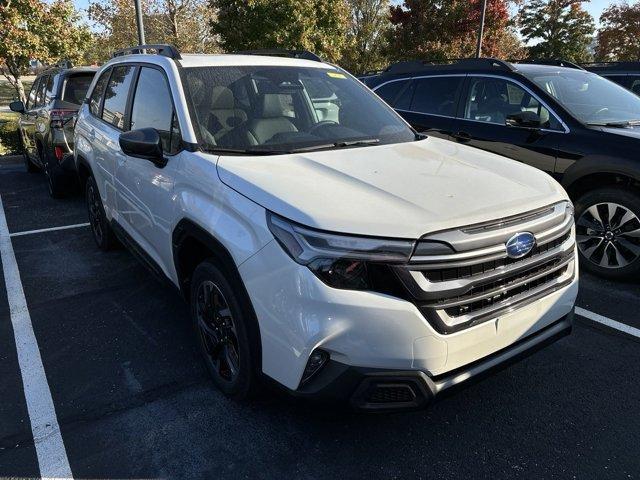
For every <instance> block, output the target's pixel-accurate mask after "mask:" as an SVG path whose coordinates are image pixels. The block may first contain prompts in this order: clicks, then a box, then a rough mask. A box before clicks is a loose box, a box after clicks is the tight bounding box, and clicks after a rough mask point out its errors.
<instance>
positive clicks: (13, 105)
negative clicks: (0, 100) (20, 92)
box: [9, 100, 25, 113]
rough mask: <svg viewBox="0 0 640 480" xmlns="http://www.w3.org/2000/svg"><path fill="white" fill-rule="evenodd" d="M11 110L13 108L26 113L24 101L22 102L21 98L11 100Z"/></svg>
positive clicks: (15, 110)
mask: <svg viewBox="0 0 640 480" xmlns="http://www.w3.org/2000/svg"><path fill="white" fill-rule="evenodd" d="M9 110H11V111H12V112H18V113H24V110H25V108H24V103H22V102H21V101H20V100H16V101H15V102H11V103H10V104H9Z"/></svg>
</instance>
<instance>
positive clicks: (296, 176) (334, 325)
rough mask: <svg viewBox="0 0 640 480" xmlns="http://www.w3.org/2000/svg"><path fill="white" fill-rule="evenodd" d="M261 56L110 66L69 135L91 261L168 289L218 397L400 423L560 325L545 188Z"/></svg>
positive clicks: (374, 102)
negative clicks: (145, 275) (271, 398)
mask: <svg viewBox="0 0 640 480" xmlns="http://www.w3.org/2000/svg"><path fill="white" fill-rule="evenodd" d="M268 53H270V54H271V55H272V56H265V55H256V52H247V53H246V54H242V55H235V54H234V55H231V54H229V55H184V56H181V55H180V54H179V52H177V51H176V50H175V48H173V47H171V46H168V45H154V46H144V47H135V48H133V49H128V50H126V51H121V52H118V53H117V54H116V55H115V56H114V58H112V59H111V60H110V61H109V62H107V63H106V64H105V65H104V66H103V67H102V68H101V70H100V71H99V72H98V74H97V75H96V76H95V79H94V81H93V84H92V86H91V87H90V89H89V91H88V96H87V99H86V101H85V103H84V105H83V106H82V109H81V111H80V113H79V118H78V121H77V126H76V130H75V145H76V150H75V160H76V164H77V168H78V172H79V174H80V177H81V181H82V182H83V183H84V185H86V199H87V205H88V210H89V218H90V223H91V227H92V230H93V234H94V237H95V240H96V242H97V244H98V246H99V247H100V248H102V249H108V248H110V247H112V246H113V245H114V242H115V239H116V238H118V240H119V241H120V243H123V244H125V245H126V246H127V247H130V249H131V250H132V251H133V252H134V253H135V254H137V256H138V257H139V258H140V259H141V260H142V261H143V262H144V263H145V264H146V265H147V266H148V267H149V268H150V269H151V270H152V271H153V272H155V273H156V274H157V275H158V276H160V277H162V278H164V279H167V280H168V281H169V282H170V283H171V284H173V285H174V286H175V287H177V288H178V289H179V290H180V291H181V292H182V294H183V295H184V298H185V299H186V300H187V301H188V302H189V303H190V305H191V315H192V317H193V323H194V326H195V330H196V332H197V335H198V339H199V340H198V341H199V345H200V346H201V348H202V353H203V355H204V358H205V360H206V363H207V366H208V367H209V369H210V371H211V375H212V377H213V380H214V382H215V383H216V384H217V386H218V387H219V388H220V389H221V390H222V391H223V392H224V393H226V394H227V395H229V396H232V397H235V398H244V397H246V396H248V395H250V394H252V393H255V392H256V390H257V389H258V388H259V385H260V380H263V379H265V378H270V379H272V380H275V381H276V382H277V383H279V384H281V385H282V386H284V387H286V389H288V390H289V391H290V392H293V393H294V394H296V395H300V396H307V397H319V398H326V399H342V400H348V401H349V402H350V403H351V404H352V405H353V406H354V407H356V408H361V409H370V410H373V409H375V410H380V409H399V408H417V407H421V406H424V405H426V404H427V403H429V402H430V401H431V400H432V399H434V398H436V397H437V396H439V395H440V394H441V393H442V392H444V391H446V390H448V389H450V388H452V387H455V386H458V385H461V384H463V383H464V382H466V381H467V380H470V379H474V378H477V377H479V376H481V375H483V374H486V373H488V372H489V371H492V370H495V369H496V368H499V367H501V366H504V365H506V364H507V363H509V362H510V361H513V360H515V359H517V358H521V357H523V356H524V355H526V354H527V353H530V352H532V351H534V350H535V349H536V348H539V347H541V346H542V345H546V344H548V343H550V342H552V341H554V340H556V339H558V338H560V337H562V336H563V335H566V334H567V333H569V332H570V330H571V324H572V315H573V305H574V300H575V298H576V294H577V292H578V268H577V267H578V265H577V260H576V248H575V234H574V227H573V207H572V205H571V203H570V201H569V199H568V197H567V195H566V193H565V192H564V191H563V189H562V188H561V187H560V186H559V184H558V183H556V182H555V181H554V180H553V179H552V178H551V177H549V176H548V175H547V174H545V173H542V172H540V171H538V170H536V169H534V168H532V167H529V166H526V165H523V164H519V163H516V162H514V161H511V160H507V159H505V158H503V157H500V156H497V155H494V154H490V153H486V152H482V151H480V150H476V149H473V148H470V147H466V146H463V145H459V144H455V143H451V142H448V141H445V140H441V139H437V138H433V137H424V136H421V135H419V134H417V133H416V132H415V131H413V130H412V129H411V128H410V127H409V126H408V125H407V124H406V123H405V122H404V121H403V120H402V119H401V118H400V117H399V116H398V115H397V114H396V113H395V112H394V111H393V110H392V109H391V108H390V107H388V106H387V105H386V104H385V103H384V102H383V101H382V100H380V99H379V98H378V97H377V96H376V95H375V94H373V93H372V92H370V91H369V90H368V89H367V88H366V87H365V86H364V85H362V84H361V83H360V82H359V81H357V80H356V79H354V78H353V77H352V76H351V75H349V74H348V73H346V72H345V71H344V70H342V69H340V68H339V67H336V66H333V65H330V64H327V63H323V62H321V61H319V59H317V57H314V56H313V55H312V54H309V53H308V52H293V53H291V55H290V56H289V57H285V56H279V57H276V56H273V54H274V52H268Z"/></svg>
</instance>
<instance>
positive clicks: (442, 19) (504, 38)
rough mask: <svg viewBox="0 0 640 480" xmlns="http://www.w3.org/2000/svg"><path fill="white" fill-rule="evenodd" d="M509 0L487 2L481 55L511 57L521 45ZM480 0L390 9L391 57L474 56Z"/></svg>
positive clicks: (438, 0)
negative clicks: (512, 18) (513, 22)
mask: <svg viewBox="0 0 640 480" xmlns="http://www.w3.org/2000/svg"><path fill="white" fill-rule="evenodd" d="M510 3H511V2H510V0H488V1H487V10H486V19H485V30H484V38H483V47H482V53H483V55H484V56H491V57H498V58H514V57H517V56H519V54H520V50H521V48H522V45H521V42H520V41H519V39H518V37H517V35H516V34H515V32H514V30H513V25H512V22H511V18H510V15H509V4H510ZM481 4H482V0H447V1H443V0H404V2H403V3H402V4H400V5H395V6H393V7H391V23H392V28H391V30H390V32H389V45H390V55H389V56H390V57H392V58H397V59H423V60H445V59H452V58H466V57H472V56H474V55H475V50H476V41H477V32H478V27H479V25H480V17H481V11H482V8H481Z"/></svg>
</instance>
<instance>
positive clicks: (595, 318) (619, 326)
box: [576, 307, 640, 338]
mask: <svg viewBox="0 0 640 480" xmlns="http://www.w3.org/2000/svg"><path fill="white" fill-rule="evenodd" d="M576 315H580V316H581V317H584V318H587V319H589V320H591V321H592V322H596V323H599V324H601V325H605V326H607V327H609V328H613V329H615V330H618V331H620V332H623V333H626V334H628V335H632V336H634V337H637V338H640V329H638V328H635V327H632V326H630V325H627V324H624V323H621V322H617V321H616V320H611V319H610V318H607V317H604V316H602V315H598V314H597V313H593V312H590V311H589V310H585V309H584V308H580V307H576Z"/></svg>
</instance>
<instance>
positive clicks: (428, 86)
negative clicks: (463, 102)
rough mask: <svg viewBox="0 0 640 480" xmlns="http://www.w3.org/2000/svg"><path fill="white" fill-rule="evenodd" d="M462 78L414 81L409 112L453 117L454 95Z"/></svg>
mask: <svg viewBox="0 0 640 480" xmlns="http://www.w3.org/2000/svg"><path fill="white" fill-rule="evenodd" d="M463 79H464V77H431V78H420V79H418V80H416V87H415V93H414V94H413V101H412V102H411V110H413V111H415V112H420V113H426V114H431V115H442V116H445V117H454V116H455V113H456V103H455V101H456V94H457V92H458V90H459V89H460V86H461V85H462V80H463Z"/></svg>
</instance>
